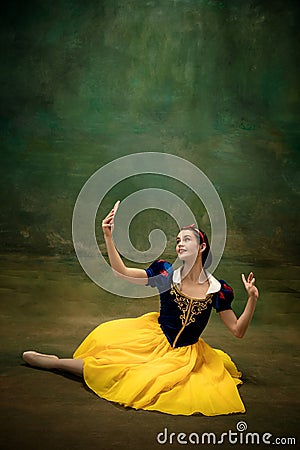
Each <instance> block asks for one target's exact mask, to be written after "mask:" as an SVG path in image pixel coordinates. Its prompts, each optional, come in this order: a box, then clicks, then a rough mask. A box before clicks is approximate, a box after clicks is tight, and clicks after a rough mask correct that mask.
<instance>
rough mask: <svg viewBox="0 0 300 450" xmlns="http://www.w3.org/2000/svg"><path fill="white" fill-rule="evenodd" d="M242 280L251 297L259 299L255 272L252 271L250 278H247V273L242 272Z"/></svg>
mask: <svg viewBox="0 0 300 450" xmlns="http://www.w3.org/2000/svg"><path fill="white" fill-rule="evenodd" d="M242 280H243V283H244V286H245V289H246V291H247V293H248V296H249V297H254V298H255V299H258V295H259V294H258V289H257V287H256V286H255V285H254V283H255V278H254V274H253V272H250V273H249V275H248V278H247V279H246V278H245V275H244V274H243V273H242Z"/></svg>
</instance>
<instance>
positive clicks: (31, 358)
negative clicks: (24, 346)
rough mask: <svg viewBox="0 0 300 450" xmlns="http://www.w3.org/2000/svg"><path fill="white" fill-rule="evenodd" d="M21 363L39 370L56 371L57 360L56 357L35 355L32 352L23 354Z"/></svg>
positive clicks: (41, 354) (35, 353)
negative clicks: (23, 362)
mask: <svg viewBox="0 0 300 450" xmlns="http://www.w3.org/2000/svg"><path fill="white" fill-rule="evenodd" d="M22 358H23V361H25V362H26V363H27V364H29V365H30V366H33V367H39V368H41V369H48V370H49V369H56V368H57V360H58V359H59V358H58V356H56V355H44V354H43V353H37V352H33V351H28V352H24V353H23V355H22Z"/></svg>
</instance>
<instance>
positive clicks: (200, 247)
mask: <svg viewBox="0 0 300 450" xmlns="http://www.w3.org/2000/svg"><path fill="white" fill-rule="evenodd" d="M205 249H206V244H205V242H203V243H202V244H200V245H199V253H203V252H204V250H205Z"/></svg>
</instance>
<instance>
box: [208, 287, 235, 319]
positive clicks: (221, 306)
mask: <svg viewBox="0 0 300 450" xmlns="http://www.w3.org/2000/svg"><path fill="white" fill-rule="evenodd" d="M219 281H220V283H221V289H220V290H219V292H216V293H215V294H214V296H213V307H214V308H215V309H216V311H217V312H221V311H226V310H227V309H232V308H231V303H232V300H233V297H234V293H233V289H232V288H231V287H230V286H229V285H228V284H227V283H226V282H225V281H224V280H219Z"/></svg>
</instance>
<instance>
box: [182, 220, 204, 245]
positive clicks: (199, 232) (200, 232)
mask: <svg viewBox="0 0 300 450" xmlns="http://www.w3.org/2000/svg"><path fill="white" fill-rule="evenodd" d="M183 228H184V229H186V228H192V229H193V230H195V231H197V233H198V234H199V236H200V238H201V239H202V242H205V241H204V234H203V233H202V231H200V230H199V229H198V228H196V227H195V224H194V223H192V224H191V225H187V226H185V227H183Z"/></svg>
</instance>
